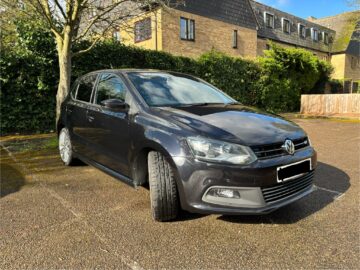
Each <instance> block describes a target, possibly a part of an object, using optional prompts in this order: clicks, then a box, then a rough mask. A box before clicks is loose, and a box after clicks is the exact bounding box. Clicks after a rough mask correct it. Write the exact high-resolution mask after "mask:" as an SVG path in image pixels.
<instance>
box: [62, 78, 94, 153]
mask: <svg viewBox="0 0 360 270" xmlns="http://www.w3.org/2000/svg"><path fill="white" fill-rule="evenodd" d="M96 79H97V74H90V75H86V76H84V77H83V78H81V79H80V80H79V82H78V85H77V89H76V92H75V93H74V94H72V95H73V96H71V98H70V101H69V102H68V104H67V108H66V113H67V117H68V120H69V121H68V122H69V128H70V135H71V139H72V143H73V147H74V151H75V152H76V153H78V154H80V155H82V156H85V157H88V156H89V154H90V153H89V143H90V137H89V135H90V132H89V128H90V125H89V124H90V123H89V120H88V115H87V114H88V109H89V106H90V105H91V99H92V95H93V91H94V87H95V83H96Z"/></svg>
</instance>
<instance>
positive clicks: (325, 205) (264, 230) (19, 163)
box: [0, 119, 360, 269]
mask: <svg viewBox="0 0 360 270" xmlns="http://www.w3.org/2000/svg"><path fill="white" fill-rule="evenodd" d="M296 121H297V122H298V123H299V124H300V125H301V126H302V127H303V128H304V129H305V130H306V131H307V132H308V134H309V135H310V137H311V139H312V143H313V145H314V146H315V147H316V149H317V150H318V157H319V162H320V163H319V167H318V170H317V173H316V179H315V183H316V186H317V187H318V188H317V190H316V191H315V192H313V193H312V194H311V195H309V196H308V197H306V198H303V199H302V200H300V201H298V202H296V203H294V204H292V205H289V206H287V207H285V208H283V209H280V210H278V211H277V212H274V213H272V214H270V215H267V216H233V217H231V216H221V215H209V216H202V215H194V214H189V213H183V214H182V217H181V218H180V219H179V220H177V221H174V222H167V223H157V222H154V221H152V219H151V217H150V210H149V192H148V190H146V189H145V188H140V189H138V190H135V189H132V188H130V187H129V186H127V185H125V184H123V183H122V182H119V181H117V180H115V179H114V178H111V177H110V176H107V175H106V174H104V173H102V172H100V171H98V170H96V169H94V168H92V167H89V166H80V167H71V168H65V167H64V166H62V164H61V162H60V160H59V158H58V156H57V153H56V151H55V150H54V149H52V150H39V151H26V152H23V151H22V152H19V151H18V148H19V145H21V144H22V143H24V141H15V142H14V141H4V138H3V141H2V147H1V187H2V189H1V199H0V207H1V216H0V217H1V220H0V226H1V227H0V238H1V239H0V240H1V241H0V258H1V259H0V269H12V268H32V269H35V268H37V269H40V268H44V269H50V268H65V269H70V268H72V269H85V268H86V269H88V268H132V269H138V268H139V269H141V268H145V269H154V268H172V269H174V268H188V269H195V268H202V269H203V268H212V269H218V268H222V269H224V268H296V269H298V268H333V269H334V268H353V269H355V268H359V267H360V265H359V264H360V260H359V258H360V254H359V236H360V233H359V224H360V222H359V213H360V212H359V191H360V189H359V180H360V179H359V142H360V125H359V124H358V123H351V122H350V123H347V122H336V121H329V120H305V119H303V120H296Z"/></svg>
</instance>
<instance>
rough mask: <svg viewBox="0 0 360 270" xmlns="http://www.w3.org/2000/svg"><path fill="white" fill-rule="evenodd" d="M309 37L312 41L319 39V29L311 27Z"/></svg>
mask: <svg viewBox="0 0 360 270" xmlns="http://www.w3.org/2000/svg"><path fill="white" fill-rule="evenodd" d="M311 38H312V40H313V41H316V42H317V41H319V31H318V30H317V29H315V28H311Z"/></svg>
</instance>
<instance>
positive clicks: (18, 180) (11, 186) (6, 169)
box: [0, 162, 25, 198]
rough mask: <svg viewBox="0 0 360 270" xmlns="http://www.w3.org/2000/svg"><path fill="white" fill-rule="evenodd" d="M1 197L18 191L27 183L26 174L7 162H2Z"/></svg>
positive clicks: (0, 165) (0, 170) (0, 166)
mask: <svg viewBox="0 0 360 270" xmlns="http://www.w3.org/2000/svg"><path fill="white" fill-rule="evenodd" d="M0 176H1V177H0V178H1V179H0V198H3V197H5V196H6V195H9V194H11V193H14V192H17V191H19V190H20V189H21V187H22V186H24V185H25V177H24V175H23V174H22V173H21V172H20V171H19V170H18V169H16V168H15V167H13V166H11V165H10V164H7V163H3V162H2V163H0Z"/></svg>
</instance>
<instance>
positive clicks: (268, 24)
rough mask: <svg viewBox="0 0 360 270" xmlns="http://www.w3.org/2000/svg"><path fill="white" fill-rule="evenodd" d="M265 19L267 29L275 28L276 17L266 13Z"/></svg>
mask: <svg viewBox="0 0 360 270" xmlns="http://www.w3.org/2000/svg"><path fill="white" fill-rule="evenodd" d="M264 18H265V25H266V27H269V28H274V15H273V14H270V13H267V12H265V13H264Z"/></svg>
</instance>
